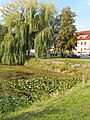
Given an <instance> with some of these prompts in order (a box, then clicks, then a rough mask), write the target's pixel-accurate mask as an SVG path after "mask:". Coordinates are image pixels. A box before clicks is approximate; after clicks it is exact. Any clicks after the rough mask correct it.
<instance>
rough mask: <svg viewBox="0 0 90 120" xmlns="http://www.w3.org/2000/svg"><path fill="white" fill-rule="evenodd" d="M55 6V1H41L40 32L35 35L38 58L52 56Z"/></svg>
mask: <svg viewBox="0 0 90 120" xmlns="http://www.w3.org/2000/svg"><path fill="white" fill-rule="evenodd" d="M54 15H55V7H54V4H53V3H45V4H43V3H40V11H39V15H38V18H39V24H38V30H39V32H38V34H37V35H36V37H35V52H36V58H43V57H44V54H46V57H47V58H49V57H50V47H51V40H52V36H53V28H52V25H51V24H50V23H51V21H52V20H54Z"/></svg>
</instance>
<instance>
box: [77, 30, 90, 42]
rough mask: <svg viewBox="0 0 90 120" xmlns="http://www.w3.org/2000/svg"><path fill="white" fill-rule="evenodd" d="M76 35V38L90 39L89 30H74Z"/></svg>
mask: <svg viewBox="0 0 90 120" xmlns="http://www.w3.org/2000/svg"><path fill="white" fill-rule="evenodd" d="M76 34H77V35H79V36H78V40H90V30H87V31H80V32H76Z"/></svg>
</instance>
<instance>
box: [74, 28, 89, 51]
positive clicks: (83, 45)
mask: <svg viewBox="0 0 90 120" xmlns="http://www.w3.org/2000/svg"><path fill="white" fill-rule="evenodd" d="M76 34H77V35H78V38H77V47H76V52H77V53H82V52H84V51H87V50H89V51H90V30H88V31H81V32H76Z"/></svg>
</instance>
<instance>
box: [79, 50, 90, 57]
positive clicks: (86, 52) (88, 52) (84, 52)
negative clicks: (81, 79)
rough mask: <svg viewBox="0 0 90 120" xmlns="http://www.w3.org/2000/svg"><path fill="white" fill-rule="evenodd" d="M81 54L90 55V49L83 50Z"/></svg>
mask: <svg viewBox="0 0 90 120" xmlns="http://www.w3.org/2000/svg"><path fill="white" fill-rule="evenodd" d="M81 55H88V56H90V51H83V52H81Z"/></svg>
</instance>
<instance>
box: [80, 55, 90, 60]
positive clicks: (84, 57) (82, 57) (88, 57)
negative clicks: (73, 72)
mask: <svg viewBox="0 0 90 120" xmlns="http://www.w3.org/2000/svg"><path fill="white" fill-rule="evenodd" d="M79 59H88V60H90V56H87V55H82V56H81V57H80V58H79Z"/></svg>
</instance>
